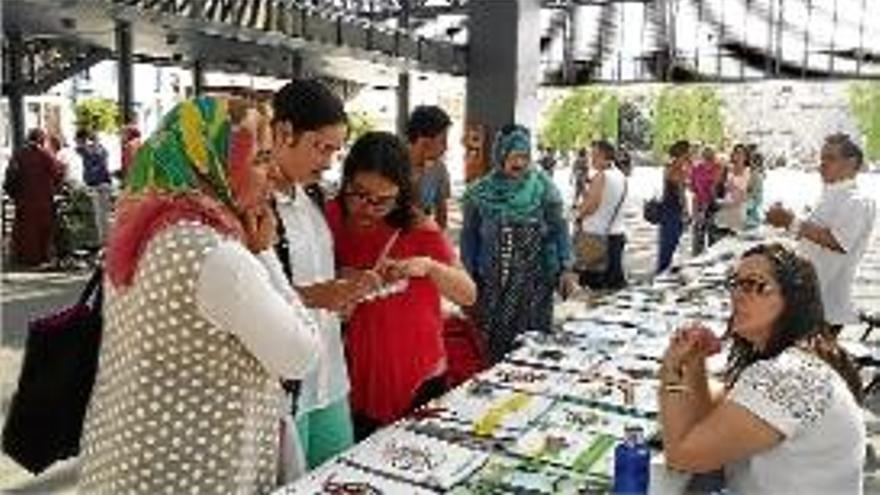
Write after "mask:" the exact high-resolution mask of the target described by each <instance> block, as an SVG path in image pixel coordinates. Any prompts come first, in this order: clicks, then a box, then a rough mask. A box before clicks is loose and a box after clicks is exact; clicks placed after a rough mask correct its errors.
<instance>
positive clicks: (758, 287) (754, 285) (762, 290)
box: [725, 275, 776, 296]
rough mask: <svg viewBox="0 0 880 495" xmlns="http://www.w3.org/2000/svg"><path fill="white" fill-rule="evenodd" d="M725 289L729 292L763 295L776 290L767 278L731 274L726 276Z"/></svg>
mask: <svg viewBox="0 0 880 495" xmlns="http://www.w3.org/2000/svg"><path fill="white" fill-rule="evenodd" d="M725 285H726V287H727V290H729V291H730V292H731V293H736V292H738V293H740V294H754V295H758V296H763V295H766V294H770V293H772V292H773V291H775V290H776V286H775V285H774V284H773V283H772V282H770V281H767V280H762V279H760V278H757V277H737V276H735V275H732V276H730V277H728V278H727V281H726V283H725Z"/></svg>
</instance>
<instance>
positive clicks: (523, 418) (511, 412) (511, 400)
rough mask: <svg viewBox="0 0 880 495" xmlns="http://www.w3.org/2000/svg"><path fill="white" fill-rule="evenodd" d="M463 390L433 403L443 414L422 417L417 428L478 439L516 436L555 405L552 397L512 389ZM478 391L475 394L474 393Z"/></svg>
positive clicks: (460, 389) (481, 384)
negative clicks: (455, 432) (471, 436)
mask: <svg viewBox="0 0 880 495" xmlns="http://www.w3.org/2000/svg"><path fill="white" fill-rule="evenodd" d="M477 383H478V384H479V385H471V386H469V387H461V388H458V389H455V390H453V391H452V392H450V393H448V394H446V395H445V396H443V397H441V398H440V399H437V400H435V401H433V402H431V404H430V405H431V406H432V407H435V408H438V409H439V410H440V411H439V412H438V413H437V414H436V415H433V416H432V417H428V418H422V419H420V420H419V421H418V425H419V426H422V427H428V428H429V429H430V428H440V429H444V430H453V431H458V432H462V433H468V434H473V435H476V436H479V437H490V438H496V439H505V438H512V437H516V436H518V435H519V433H521V432H522V431H523V430H525V429H526V428H527V427H528V426H529V424H531V422H533V421H534V420H535V419H536V418H538V417H539V416H540V415H541V414H543V413H544V412H546V411H547V409H549V408H550V406H552V405H553V400H552V399H551V398H549V397H544V396H540V395H531V394H526V393H523V392H519V391H516V390H512V389H509V388H500V387H496V386H491V385H489V386H487V385H484V384H486V383H487V382H484V381H480V382H477ZM475 387H478V388H476V390H477V391H478V394H474V393H473V391H474V390H475Z"/></svg>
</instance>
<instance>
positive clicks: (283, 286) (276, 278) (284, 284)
mask: <svg viewBox="0 0 880 495" xmlns="http://www.w3.org/2000/svg"><path fill="white" fill-rule="evenodd" d="M257 258H259V260H260V263H262V264H263V266H264V267H265V268H266V272H267V273H268V274H269V280H271V282H272V287H274V288H275V290H277V291H278V292H279V293H280V294H281V295H282V296H283V297H284V299H286V300H288V301H291V300H294V299H296V300H299V296H298V295H297V293H296V292H295V291H294V290H293V288H292V287H291V286H290V282H288V280H287V275H285V274H284V268H283V267H282V266H281V260H279V259H278V255H277V254H275V251H273V250H271V249H267V250H265V251H263V252H261V253H260V254H258V255H257Z"/></svg>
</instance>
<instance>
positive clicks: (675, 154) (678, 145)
mask: <svg viewBox="0 0 880 495" xmlns="http://www.w3.org/2000/svg"><path fill="white" fill-rule="evenodd" d="M668 152H669V156H671V157H672V158H681V157H683V156H687V154H688V153H690V152H691V143H690V142H688V141H686V140H684V139H681V140H679V141H676V142H674V143H672V146H670V147H669V151H668Z"/></svg>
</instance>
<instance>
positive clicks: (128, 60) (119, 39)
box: [116, 21, 134, 124]
mask: <svg viewBox="0 0 880 495" xmlns="http://www.w3.org/2000/svg"><path fill="white" fill-rule="evenodd" d="M116 70H117V76H116V80H117V82H118V83H119V87H118V100H119V116H120V118H121V119H122V122H123V123H125V124H128V123H131V122H132V121H133V120H134V62H133V57H132V35H131V23H129V22H127V21H117V23H116Z"/></svg>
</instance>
